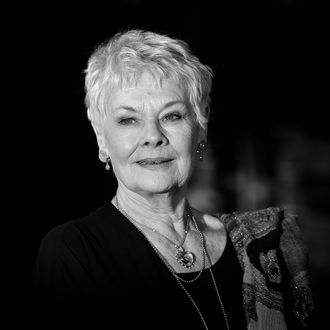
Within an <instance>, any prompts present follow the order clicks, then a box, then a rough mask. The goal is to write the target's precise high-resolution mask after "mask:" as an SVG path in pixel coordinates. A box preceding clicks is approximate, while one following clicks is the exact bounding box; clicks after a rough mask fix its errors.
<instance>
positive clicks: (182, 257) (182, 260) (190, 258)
mask: <svg viewBox="0 0 330 330" xmlns="http://www.w3.org/2000/svg"><path fill="white" fill-rule="evenodd" d="M116 203H117V205H118V201H117V200H116ZM190 218H191V215H190V213H188V214H187V221H186V226H185V230H184V236H183V238H182V240H181V243H180V244H176V243H175V242H173V241H172V240H170V239H169V238H168V237H167V236H165V235H164V234H162V233H160V232H159V231H158V230H156V229H155V228H151V227H149V226H146V225H145V224H143V223H140V222H137V221H135V219H132V220H133V221H134V222H135V223H137V224H138V225H141V226H143V227H145V228H147V229H149V230H152V232H154V233H157V234H158V235H160V236H162V237H164V238H165V239H166V240H167V241H168V242H170V243H171V244H173V245H174V247H175V249H176V252H175V259H176V261H177V262H178V263H179V264H180V265H181V266H183V267H185V268H188V269H190V268H192V267H193V266H194V265H195V262H196V256H195V254H194V253H193V252H191V251H186V250H185V249H184V247H183V244H184V242H185V241H186V237H187V234H188V231H189V220H190Z"/></svg>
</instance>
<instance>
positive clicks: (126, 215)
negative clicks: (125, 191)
mask: <svg viewBox="0 0 330 330" xmlns="http://www.w3.org/2000/svg"><path fill="white" fill-rule="evenodd" d="M115 199H116V206H117V209H118V210H119V211H120V212H121V213H122V214H123V215H124V216H125V217H126V218H127V219H128V220H130V221H131V222H132V223H133V224H134V225H135V227H136V228H137V229H138V230H139V231H140V232H141V234H142V235H143V236H144V237H145V238H146V240H147V241H148V242H149V244H150V245H151V247H152V248H153V250H154V251H155V252H156V253H157V255H158V256H159V257H160V259H161V260H162V261H163V262H164V264H165V266H166V267H167V268H168V270H169V271H170V272H171V273H172V275H173V276H174V278H175V279H176V280H177V282H178V283H179V285H180V286H181V288H182V289H183V291H184V292H185V293H186V295H187V296H188V298H189V299H190V301H191V302H192V304H193V305H194V307H195V308H196V310H197V312H198V314H199V316H200V318H201V320H202V322H203V325H204V327H205V329H206V330H208V326H207V323H206V321H205V319H204V317H203V315H202V313H201V311H200V309H199V307H198V306H197V304H196V302H195V300H194V299H193V297H192V296H191V295H190V293H189V292H188V290H187V289H186V288H185V286H184V285H183V283H182V282H184V283H191V282H195V281H196V280H197V279H198V278H199V277H200V275H201V274H202V272H203V270H204V268H205V256H207V257H208V260H209V263H210V267H209V271H210V274H211V278H212V282H213V285H214V288H215V291H216V294H217V297H218V300H219V304H220V307H221V311H222V314H223V317H224V320H225V323H226V328H227V330H230V327H229V322H228V318H227V315H226V312H225V308H224V306H223V303H222V300H221V297H220V293H219V290H218V286H217V283H216V281H215V279H214V275H213V272H212V269H211V268H212V267H211V265H212V263H211V258H210V256H209V254H208V253H207V251H206V247H205V240H204V235H203V233H202V231H201V230H200V229H199V227H198V226H197V223H196V219H195V217H194V216H193V215H192V212H191V209H190V207H189V206H188V210H189V215H190V217H191V218H192V219H193V222H194V226H195V228H196V230H197V231H198V233H199V235H200V238H201V246H202V250H203V253H202V254H203V267H202V268H201V270H200V271H199V273H198V274H197V276H196V277H195V278H193V279H192V280H184V279H183V278H181V277H180V276H178V275H177V274H176V273H175V271H174V269H173V268H172V266H171V265H170V264H169V263H168V261H167V260H166V259H165V257H164V256H163V255H162V254H161V253H160V252H159V251H158V249H157V248H156V247H155V246H154V244H153V243H152V242H151V241H150V239H149V238H148V237H147V236H146V234H145V233H144V232H143V231H142V230H141V229H140V227H139V226H137V225H136V224H139V222H137V221H136V220H135V219H133V218H132V217H131V216H129V215H128V214H127V213H126V212H125V211H124V210H123V209H122V208H121V206H120V205H119V202H118V198H117V195H116V197H115ZM185 236H186V235H185ZM164 237H165V236H164ZM184 239H185V237H184Z"/></svg>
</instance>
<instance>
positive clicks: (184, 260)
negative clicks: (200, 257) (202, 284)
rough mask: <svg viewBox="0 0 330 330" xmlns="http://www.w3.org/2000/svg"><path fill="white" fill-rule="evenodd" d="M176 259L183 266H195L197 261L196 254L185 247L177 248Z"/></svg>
mask: <svg viewBox="0 0 330 330" xmlns="http://www.w3.org/2000/svg"><path fill="white" fill-rule="evenodd" d="M175 259H176V260H177V261H178V263H179V264H180V265H181V266H183V267H186V268H191V267H193V266H194V264H195V261H196V258H195V255H194V254H193V253H192V252H189V251H185V250H184V249H183V247H179V248H177V252H176V254H175Z"/></svg>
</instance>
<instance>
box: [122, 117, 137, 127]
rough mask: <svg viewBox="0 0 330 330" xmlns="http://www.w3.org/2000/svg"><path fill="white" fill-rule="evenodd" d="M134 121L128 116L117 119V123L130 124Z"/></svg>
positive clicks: (134, 120)
mask: <svg viewBox="0 0 330 330" xmlns="http://www.w3.org/2000/svg"><path fill="white" fill-rule="evenodd" d="M135 122H136V119H135V118H132V117H129V118H120V119H119V120H118V123H119V124H120V125H132V124H134V123H135Z"/></svg>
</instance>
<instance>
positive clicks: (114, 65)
mask: <svg viewBox="0 0 330 330" xmlns="http://www.w3.org/2000/svg"><path fill="white" fill-rule="evenodd" d="M144 72H149V73H151V74H152V76H153V77H154V78H155V82H157V83H159V84H161V82H162V81H163V80H164V79H167V78H172V79H175V80H176V81H178V82H179V83H180V84H182V85H183V88H184V91H185V93H186V95H187V97H188V99H189V102H190V105H191V107H192V109H193V111H194V112H195V114H196V120H197V122H198V123H199V125H200V126H201V127H202V128H206V125H207V122H208V116H209V100H210V96H209V95H210V91H211V86H212V70H211V68H210V67H208V66H206V65H203V64H202V63H201V62H200V61H199V59H198V58H197V57H196V56H194V55H193V54H192V52H191V51H190V49H189V47H188V45H187V44H186V43H185V42H184V41H182V40H179V39H173V38H170V37H168V36H165V35H160V34H157V33H152V32H148V31H142V30H130V31H127V32H123V33H117V34H116V35H115V36H114V37H112V38H111V39H110V40H109V41H108V42H106V43H104V44H102V45H100V46H99V47H98V48H97V49H96V50H95V52H94V53H93V54H92V55H91V57H90V58H89V61H88V66H87V69H86V71H85V73H86V76H85V89H86V99H85V101H86V106H87V116H88V118H89V120H90V121H91V122H92V124H97V123H101V122H102V121H103V120H104V119H105V117H106V106H107V98H108V97H111V90H114V89H115V88H121V87H122V86H124V85H125V86H127V85H128V86H132V85H134V84H136V83H137V82H138V80H139V77H140V76H141V75H142V74H143V73H144Z"/></svg>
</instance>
